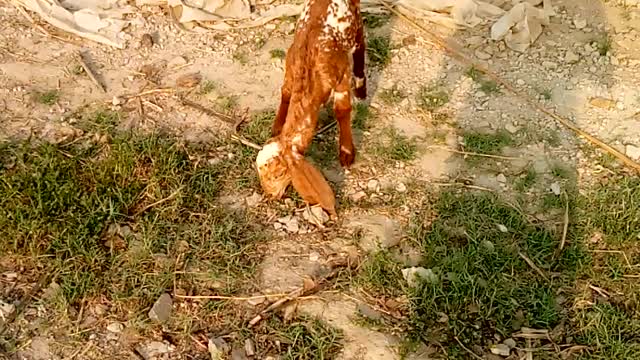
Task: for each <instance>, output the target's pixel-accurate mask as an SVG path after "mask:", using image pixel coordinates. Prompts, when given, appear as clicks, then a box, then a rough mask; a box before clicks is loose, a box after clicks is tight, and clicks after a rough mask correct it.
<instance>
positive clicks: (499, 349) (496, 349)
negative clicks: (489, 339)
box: [490, 344, 511, 357]
mask: <svg viewBox="0 0 640 360" xmlns="http://www.w3.org/2000/svg"><path fill="white" fill-rule="evenodd" d="M490 350H491V353H492V354H494V355H500V356H505V357H506V356H509V354H511V349H509V347H508V346H507V345H505V344H496V345H491V348H490Z"/></svg>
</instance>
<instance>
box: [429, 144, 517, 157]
mask: <svg viewBox="0 0 640 360" xmlns="http://www.w3.org/2000/svg"><path fill="white" fill-rule="evenodd" d="M428 148H434V149H442V150H446V151H449V152H452V153H456V154H461V155H468V156H479V157H486V158H492V159H501V160H518V159H520V158H517V157H513V156H501V155H491V154H480V153H476V152H470V151H462V150H457V149H452V148H450V147H446V146H439V145H431V146H429V147H428Z"/></svg>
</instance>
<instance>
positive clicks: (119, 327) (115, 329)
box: [107, 322, 124, 334]
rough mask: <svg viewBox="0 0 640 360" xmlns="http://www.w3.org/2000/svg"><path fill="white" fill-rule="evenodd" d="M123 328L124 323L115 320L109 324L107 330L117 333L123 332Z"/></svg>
mask: <svg viewBox="0 0 640 360" xmlns="http://www.w3.org/2000/svg"><path fill="white" fill-rule="evenodd" d="M123 329H124V325H122V324H121V323H119V322H114V323H111V324H109V325H107V330H109V331H111V332H112V333H115V334H119V333H121V332H122V330H123Z"/></svg>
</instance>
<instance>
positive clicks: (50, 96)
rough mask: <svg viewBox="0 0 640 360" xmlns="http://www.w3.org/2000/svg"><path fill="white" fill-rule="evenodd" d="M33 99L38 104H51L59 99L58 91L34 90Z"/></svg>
mask: <svg viewBox="0 0 640 360" xmlns="http://www.w3.org/2000/svg"><path fill="white" fill-rule="evenodd" d="M33 99H34V101H35V102H37V103H39V104H42V105H49V106H52V105H55V103H57V102H58V100H59V99H60V92H59V91H58V90H47V91H44V92H40V91H36V92H35V93H34V94H33Z"/></svg>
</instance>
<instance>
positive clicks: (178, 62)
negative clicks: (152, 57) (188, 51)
mask: <svg viewBox="0 0 640 360" xmlns="http://www.w3.org/2000/svg"><path fill="white" fill-rule="evenodd" d="M186 64H187V59H185V58H183V57H182V56H176V57H174V58H173V59H171V60H169V63H168V64H167V67H168V68H169V69H171V68H175V67H178V66H184V65H186Z"/></svg>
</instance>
